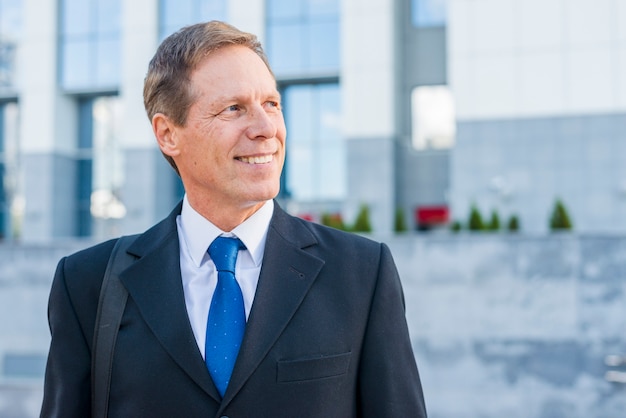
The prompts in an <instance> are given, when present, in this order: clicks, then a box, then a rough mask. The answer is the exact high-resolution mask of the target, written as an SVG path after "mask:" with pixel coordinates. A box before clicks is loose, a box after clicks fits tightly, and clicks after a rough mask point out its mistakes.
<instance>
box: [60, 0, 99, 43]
mask: <svg viewBox="0 0 626 418" xmlns="http://www.w3.org/2000/svg"><path fill="white" fill-rule="evenodd" d="M91 12H92V1H89V0H63V1H62V3H61V14H62V19H61V22H62V23H61V27H62V31H63V34H64V35H66V36H67V35H84V36H86V35H88V34H89V32H90V31H91V30H92V27H91V26H92V25H93V22H92V20H91Z"/></svg>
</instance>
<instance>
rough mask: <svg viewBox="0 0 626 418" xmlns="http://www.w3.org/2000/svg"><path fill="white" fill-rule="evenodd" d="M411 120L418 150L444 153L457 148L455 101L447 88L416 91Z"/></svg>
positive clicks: (436, 87) (418, 88)
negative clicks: (438, 150)
mask: <svg viewBox="0 0 626 418" xmlns="http://www.w3.org/2000/svg"><path fill="white" fill-rule="evenodd" d="M411 116H412V132H413V134H412V139H413V147H414V148H415V149H417V150H427V149H443V148H451V147H452V146H454V137H455V135H456V122H455V118H456V116H455V110H454V98H453V96H452V92H451V91H450V89H449V88H448V87H447V86H422V87H416V88H415V89H413V92H412V93H411Z"/></svg>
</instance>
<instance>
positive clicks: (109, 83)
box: [60, 0, 121, 90]
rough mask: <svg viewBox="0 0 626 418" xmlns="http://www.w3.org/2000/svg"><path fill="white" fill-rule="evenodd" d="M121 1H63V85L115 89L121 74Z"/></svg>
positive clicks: (70, 88)
mask: <svg viewBox="0 0 626 418" xmlns="http://www.w3.org/2000/svg"><path fill="white" fill-rule="evenodd" d="M120 7H121V3H120V0H61V43H60V48H61V63H62V69H61V85H62V86H63V88H65V89H67V90H93V89H107V90H115V89H116V88H117V85H118V84H119V77H120V54H121V52H120V20H121V8H120Z"/></svg>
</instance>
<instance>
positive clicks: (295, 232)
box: [222, 204, 324, 407]
mask: <svg viewBox="0 0 626 418" xmlns="http://www.w3.org/2000/svg"><path fill="white" fill-rule="evenodd" d="M316 242H317V241H316V240H315V237H314V236H313V235H312V234H311V232H310V231H309V230H308V229H306V228H305V227H304V226H303V225H302V224H301V223H300V222H298V221H297V220H295V219H293V218H291V217H290V216H289V215H287V214H286V213H285V212H283V211H282V209H281V208H280V207H279V206H278V205H277V204H275V206H274V215H273V218H272V222H271V224H270V228H269V230H268V235H267V240H266V244H265V253H264V256H263V266H262V268H261V273H260V276H259V283H258V285H257V290H256V295H255V297H254V302H253V304H252V310H251V311H250V316H249V318H248V324H247V327H246V334H245V336H244V341H243V343H242V347H241V350H240V352H239V357H238V358H237V363H236V364H235V369H234V370H233V375H232V378H231V381H230V384H229V386H228V390H227V391H226V393H225V398H224V402H223V403H222V407H224V406H225V405H226V404H227V403H228V402H229V401H230V400H231V399H232V398H233V397H234V396H235V394H236V393H237V392H238V391H239V390H240V389H241V388H242V387H243V385H244V383H245V381H246V380H247V379H248V378H249V377H250V375H251V374H252V373H253V372H254V370H255V369H256V368H257V367H258V365H259V364H260V363H261V361H262V360H263V358H264V357H265V356H266V355H267V353H268V352H269V351H270V349H271V348H272V346H273V345H274V343H275V342H276V340H277V339H278V337H279V336H280V334H281V333H282V331H283V330H284V329H285V327H286V326H287V324H288V323H289V321H290V320H291V318H292V317H293V315H294V313H295V312H296V310H297V309H298V307H299V306H300V304H301V303H302V301H303V300H304V297H305V296H306V294H307V292H308V290H309V289H310V287H311V285H312V284H313V282H314V281H315V278H316V277H317V275H318V273H319V272H320V270H321V268H322V266H323V265H324V261H323V260H320V259H319V258H317V257H315V256H313V255H311V254H309V253H308V252H306V251H304V250H303V248H305V247H307V246H310V245H314V244H315V243H316ZM276 260H279V261H276Z"/></svg>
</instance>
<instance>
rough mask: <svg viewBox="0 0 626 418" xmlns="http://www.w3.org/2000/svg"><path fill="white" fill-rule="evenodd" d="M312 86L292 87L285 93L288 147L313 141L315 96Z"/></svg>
mask: <svg viewBox="0 0 626 418" xmlns="http://www.w3.org/2000/svg"><path fill="white" fill-rule="evenodd" d="M312 93H313V92H312V88H311V87H310V86H292V87H289V88H288V89H287V90H286V92H285V106H286V109H285V118H286V123H287V141H288V143H287V146H288V147H289V146H290V144H291V143H307V142H311V141H312V140H313V135H314V126H313V118H312V115H313V95H312Z"/></svg>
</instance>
